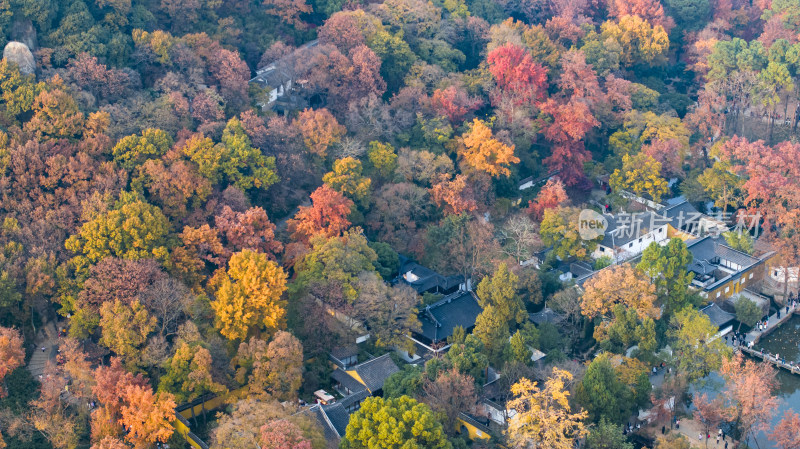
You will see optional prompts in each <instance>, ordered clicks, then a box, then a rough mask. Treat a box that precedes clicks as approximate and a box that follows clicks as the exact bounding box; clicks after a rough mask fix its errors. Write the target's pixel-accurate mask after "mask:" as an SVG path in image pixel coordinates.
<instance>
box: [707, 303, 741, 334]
mask: <svg viewBox="0 0 800 449" xmlns="http://www.w3.org/2000/svg"><path fill="white" fill-rule="evenodd" d="M700 312H702V313H704V314H705V315H706V316H707V317H708V319H709V320H710V321H711V323H712V324H713V325H714V326H717V327H718V328H720V330H723V332H724V330H725V328H726V326H729V325H730V324H731V323H733V322H734V321H735V320H736V315H734V314H732V313H730V312H726V311H724V310H722V307H720V306H718V305H716V304H714V303H711V304H709V305H707V306H705V307H703V308H702V309H700ZM728 331H730V329H728ZM724 333H727V332H724Z"/></svg>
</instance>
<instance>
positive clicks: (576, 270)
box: [569, 262, 595, 278]
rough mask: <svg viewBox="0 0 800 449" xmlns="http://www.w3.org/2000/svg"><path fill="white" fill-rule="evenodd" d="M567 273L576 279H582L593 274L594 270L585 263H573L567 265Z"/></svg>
mask: <svg viewBox="0 0 800 449" xmlns="http://www.w3.org/2000/svg"><path fill="white" fill-rule="evenodd" d="M569 271H570V273H572V274H573V275H575V277H576V278H582V277H585V276H588V275H590V274H592V272H594V271H595V270H594V268H593V267H592V266H591V265H589V264H588V263H586V262H573V263H571V264H569Z"/></svg>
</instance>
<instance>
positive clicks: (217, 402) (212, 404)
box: [172, 386, 248, 449]
mask: <svg viewBox="0 0 800 449" xmlns="http://www.w3.org/2000/svg"><path fill="white" fill-rule="evenodd" d="M247 391H248V388H247V387H246V386H245V387H242V388H239V389H238V390H232V391H229V392H228V393H226V394H222V395H219V396H215V397H213V398H211V399H209V400H207V401H205V402H203V403H200V404H197V405H195V406H194V407H190V408H187V409H186V410H181V411H180V412H178V411H176V412H175V414H176V415H180V416H182V417H183V418H185V419H187V420H188V419H189V418H191V417H192V410H193V409H194V414H195V415H200V414H202V413H203V409H204V408H205V410H206V412H208V411H211V410H214V409H217V408H220V407H222V406H223V405H225V404H226V403H228V402H230V400H239V399H243V398H245V397H246V396H247ZM172 427H174V428H175V431H176V432H178V433H179V434H181V435H183V437H184V438H185V439H186V442H187V443H189V444H190V445H191V446H192V447H193V448H195V449H203V448H202V447H201V446H200V445H199V444H197V443H196V442H194V441H192V440H191V439H190V438H188V436H187V435H189V432H191V431H192V429H190V428H189V426H187V425H186V424H184V423H183V421H181V420H180V419H179V418H177V417H176V418H175V421H173V422H172Z"/></svg>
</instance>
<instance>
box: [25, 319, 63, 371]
mask: <svg viewBox="0 0 800 449" xmlns="http://www.w3.org/2000/svg"><path fill="white" fill-rule="evenodd" d="M34 342H35V344H36V348H35V349H34V351H33V355H32V356H31V359H30V360H29V361H28V366H27V368H28V371H30V373H31V375H32V376H33V377H34V379H38V378H39V376H41V375H42V373H44V367H45V365H46V364H47V362H48V361H49V360H54V359H55V357H56V354H57V353H58V329H57V328H56V323H54V322H52V321H51V322H49V323H47V324H46V325H45V326H44V327H43V328H42V329H40V330H39V332H38V333H37V334H36V339H35V340H34ZM42 348H44V351H43V350H42Z"/></svg>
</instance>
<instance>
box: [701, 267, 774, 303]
mask: <svg viewBox="0 0 800 449" xmlns="http://www.w3.org/2000/svg"><path fill="white" fill-rule="evenodd" d="M765 266H766V265H765V264H764V263H763V262H759V263H757V264H756V265H755V266H752V267H750V268H749V269H748V270H746V271H743V272H742V273H741V274H739V276H737V277H735V278H733V279H731V280H729V281H728V282H726V283H724V284H722V285H720V286H719V287H717V288H715V289H714V290H711V291H709V292H708V299H709V300H710V301H715V300H717V299H726V298H730V297H731V296H733V295H735V294H737V293H739V292H741V291H742V290H744V289H745V288H748V287H750V286H751V285H752V284H754V283H756V281H760V280H762V279H763V278H764V270H765ZM750 273H753V278H752V279H750ZM742 279H745V282H744V284H742ZM726 288H728V292H727V293H725V289H726ZM718 292H719V294H720V295H719V298H717V293H718Z"/></svg>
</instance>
